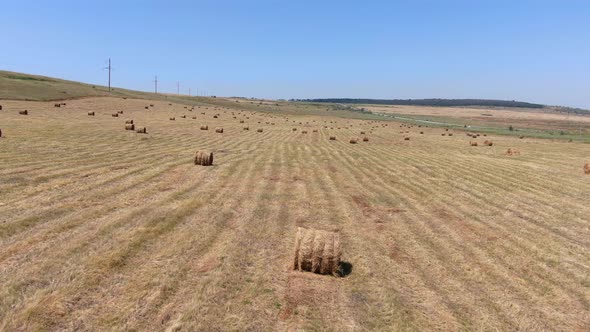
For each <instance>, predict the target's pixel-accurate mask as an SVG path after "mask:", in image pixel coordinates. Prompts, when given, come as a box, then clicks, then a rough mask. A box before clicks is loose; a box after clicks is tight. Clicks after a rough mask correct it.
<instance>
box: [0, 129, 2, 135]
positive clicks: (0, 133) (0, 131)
mask: <svg viewBox="0 0 590 332" xmlns="http://www.w3.org/2000/svg"><path fill="white" fill-rule="evenodd" d="M0 137H2V129H0Z"/></svg>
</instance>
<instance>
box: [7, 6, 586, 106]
mask: <svg viewBox="0 0 590 332" xmlns="http://www.w3.org/2000/svg"><path fill="white" fill-rule="evenodd" d="M0 32H1V33H0V36H1V39H0V40H1V41H2V43H1V44H0V45H1V46H0V69H4V70H12V71H20V72H26V73H33V74H42V75H48V76H54V77H60V78H65V79H71V80H77V81H83V82H88V83H95V84H104V85H106V78H107V74H106V71H104V70H103V69H102V67H104V66H105V65H106V62H105V61H106V59H107V58H109V57H111V58H112V61H113V67H114V68H115V69H114V71H113V85H114V86H119V87H125V88H131V89H138V90H147V91H151V90H153V82H152V81H153V78H154V75H156V74H157V75H158V77H159V80H160V84H159V85H160V89H161V90H162V91H168V92H175V91H176V82H177V81H179V82H180V86H181V92H184V93H188V88H189V87H190V88H192V92H193V94H194V93H195V92H196V90H197V89H199V91H200V92H203V91H204V90H206V91H207V92H208V93H210V94H216V95H220V96H246V97H264V98H316V97H352V98H357V97H358V98H431V97H433V98H490V99H508V100H513V99H514V100H522V101H530V102H540V103H546V104H551V105H567V106H576V107H584V108H590V1H588V0H586V1H573V0H562V1H558V0H555V1H544V0H538V1H532V0H531V1H526V0H522V1H519V0H511V1H478V0H462V1H459V0H448V1H444V0H439V1H434V0H432V1H424V0H414V1H411V0H407V1H320V0H316V1H302V0H293V1H257V0H250V1H246V0H244V1H224V0H217V1H111V0H105V1H84V0H77V1H62V0H51V1H49V0H47V1H40V0H38V1H29V0H18V1H17V0H0Z"/></svg>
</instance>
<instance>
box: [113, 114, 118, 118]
mask: <svg viewBox="0 0 590 332" xmlns="http://www.w3.org/2000/svg"><path fill="white" fill-rule="evenodd" d="M111 116H112V117H113V118H118V117H119V113H113V114H111Z"/></svg>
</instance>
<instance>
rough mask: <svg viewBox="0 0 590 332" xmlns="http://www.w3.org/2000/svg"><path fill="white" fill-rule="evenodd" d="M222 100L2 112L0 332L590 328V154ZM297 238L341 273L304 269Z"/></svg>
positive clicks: (560, 145)
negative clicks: (335, 250) (333, 238)
mask: <svg viewBox="0 0 590 332" xmlns="http://www.w3.org/2000/svg"><path fill="white" fill-rule="evenodd" d="M219 99H220V100H219V101H216V102H218V103H219V104H217V105H219V106H217V105H215V104H203V105H200V106H196V107H194V110H191V107H188V108H185V107H184V106H186V105H181V104H176V103H171V105H170V104H169V103H168V102H165V101H161V100H156V101H146V100H139V99H125V100H124V99H121V98H107V97H104V98H87V99H79V100H68V101H67V105H66V106H64V107H59V108H55V107H54V106H53V104H54V103H55V102H25V101H2V103H1V104H2V105H3V109H2V111H0V129H1V130H2V137H1V138H0V330H5V331H18V330H96V331H109V330H126V331H127V330H137V331H150V330H154V331H159V330H169V331H198V330H207V331H219V330H224V331H225V330H260V331H271V330H279V331H283V330H289V331H290V330H334V331H343V330H416V331H424V330H504V331H507V330H508V331H514V330H529V331H533V330H535V331H538V330H565V331H584V330H587V329H588V326H590V195H589V194H588V193H590V175H587V174H584V170H583V166H584V164H585V163H587V162H590V154H589V150H590V149H589V145H588V144H583V143H578V142H572V143H568V142H567V141H565V140H541V139H529V138H526V137H525V138H524V139H518V138H517V137H508V136H499V135H498V136H496V135H488V136H487V137H483V136H482V137H478V138H477V139H474V138H472V137H468V136H467V135H465V133H464V132H462V131H456V130H455V131H453V130H451V132H453V133H454V135H453V136H450V137H449V136H448V135H447V136H441V133H443V129H440V128H425V127H421V128H418V127H417V126H413V127H411V128H405V127H404V128H403V129H402V128H400V127H399V126H400V124H399V123H396V122H393V121H387V122H376V121H375V122H370V121H368V120H359V119H354V120H353V119H346V118H343V117H335V116H329V115H330V113H326V112H323V113H322V112H320V110H319V108H318V110H317V112H315V115H314V111H313V110H307V111H306V112H305V114H302V115H297V111H296V110H290V111H289V113H288V115H285V114H283V113H281V108H280V107H279V106H276V111H274V112H270V111H265V112H254V111H251V110H245V111H241V108H240V107H241V104H242V103H236V102H233V101H228V100H226V101H223V100H222V99H221V98H219ZM148 104H153V105H154V106H153V107H152V106H150V107H147V106H146V105H148ZM220 105H223V106H224V107H222V106H220ZM146 108H147V109H146ZM323 108H325V107H322V109H323ZM25 109H27V110H28V111H29V112H28V116H21V115H19V113H18V112H19V111H22V110H25ZM117 111H123V112H124V113H123V115H122V116H121V117H112V114H113V113H117ZM88 112H95V116H88ZM232 112H233V113H234V114H232ZM203 113H205V114H203ZM326 114H327V115H326ZM183 115H186V117H182V116H183ZM215 115H218V117H217V118H214V116H215ZM193 116H195V117H196V119H192V117H193ZM171 117H175V118H176V120H175V121H170V120H169V119H170V118H171ZM234 117H235V118H234ZM128 119H132V120H133V121H134V124H135V126H137V127H136V128H143V127H145V128H146V132H147V133H146V134H138V133H136V132H135V131H133V130H125V121H126V120H128ZM240 120H244V123H240ZM273 123H274V124H273ZM385 124H387V125H386V126H385ZM201 126H209V127H210V128H212V129H213V128H223V129H224V130H223V133H216V132H215V130H200V127H201ZM248 126H249V127H251V128H252V130H243V128H244V127H248ZM293 128H297V129H298V130H297V131H293V130H292V129H293ZM330 128H333V129H330ZM337 128H341V129H337ZM258 129H263V130H262V131H261V132H259V130H258ZM302 130H306V131H308V134H306V135H302V134H301V131H302ZM314 130H317V132H314ZM361 130H362V131H365V133H366V137H368V138H369V139H370V140H369V141H368V142H365V141H362V140H359V141H358V143H357V144H350V143H349V139H350V138H351V137H354V136H355V135H358V133H359V132H360V131H361ZM420 131H423V132H424V134H423V135H421V134H420ZM331 136H334V137H338V140H331V139H330V137H331ZM405 137H409V138H411V140H404V138H405ZM484 140H491V141H493V146H485V145H484V144H483V142H484ZM470 141H478V142H479V145H478V146H477V147H476V146H473V147H472V146H470V145H469V142H470ZM509 148H510V149H512V150H516V151H519V152H520V153H519V154H518V155H516V154H511V155H507V154H506V151H507V150H508V149H509ZM197 150H206V151H210V152H212V153H213V154H214V155H215V158H214V162H213V165H212V166H209V167H201V166H196V165H195V164H194V158H195V152H196V151H197ZM512 150H511V151H512ZM298 227H303V228H313V229H317V230H323V231H331V232H337V233H338V234H339V241H340V243H339V244H340V248H341V250H342V255H341V259H342V261H343V262H344V263H346V266H347V269H348V271H346V273H345V274H344V275H343V276H341V277H335V276H332V275H319V274H313V273H309V272H299V271H293V252H294V247H295V240H296V234H297V230H298Z"/></svg>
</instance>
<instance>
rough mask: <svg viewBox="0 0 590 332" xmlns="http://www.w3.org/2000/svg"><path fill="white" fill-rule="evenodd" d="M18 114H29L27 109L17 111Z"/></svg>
mask: <svg viewBox="0 0 590 332" xmlns="http://www.w3.org/2000/svg"><path fill="white" fill-rule="evenodd" d="M18 114H20V115H29V111H27V110H24V111H18Z"/></svg>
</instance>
